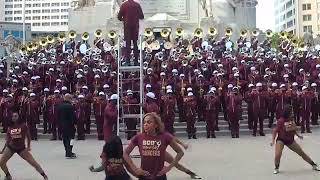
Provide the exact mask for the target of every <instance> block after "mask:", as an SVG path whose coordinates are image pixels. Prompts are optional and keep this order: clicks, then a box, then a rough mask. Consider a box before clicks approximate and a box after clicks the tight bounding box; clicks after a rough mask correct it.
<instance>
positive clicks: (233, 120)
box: [226, 93, 242, 138]
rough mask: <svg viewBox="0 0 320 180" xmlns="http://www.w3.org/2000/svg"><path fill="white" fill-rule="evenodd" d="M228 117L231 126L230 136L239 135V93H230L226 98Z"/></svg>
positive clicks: (236, 136) (240, 98)
mask: <svg viewBox="0 0 320 180" xmlns="http://www.w3.org/2000/svg"><path fill="white" fill-rule="evenodd" d="M226 102H227V109H228V118H229V122H230V128H231V136H232V137H233V138H238V137H239V120H240V114H241V110H242V109H241V105H242V96H241V95H240V94H234V93H230V94H229V95H228V96H227V99H226Z"/></svg>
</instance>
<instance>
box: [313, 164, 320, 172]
mask: <svg viewBox="0 0 320 180" xmlns="http://www.w3.org/2000/svg"><path fill="white" fill-rule="evenodd" d="M312 170H314V171H320V167H319V166H318V165H313V166H312Z"/></svg>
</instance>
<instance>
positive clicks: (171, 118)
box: [161, 115, 174, 135]
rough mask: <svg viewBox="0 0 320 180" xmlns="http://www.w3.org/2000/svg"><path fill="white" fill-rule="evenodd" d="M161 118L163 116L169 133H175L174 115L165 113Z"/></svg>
mask: <svg viewBox="0 0 320 180" xmlns="http://www.w3.org/2000/svg"><path fill="white" fill-rule="evenodd" d="M161 118H162V121H163V124H164V127H165V130H166V131H167V132H168V133H170V134H172V135H173V134H174V128H173V124H174V115H163V116H162V117H161Z"/></svg>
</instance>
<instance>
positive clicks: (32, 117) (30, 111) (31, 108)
mask: <svg viewBox="0 0 320 180" xmlns="http://www.w3.org/2000/svg"><path fill="white" fill-rule="evenodd" d="M23 109H24V112H25V117H26V121H27V125H28V127H29V130H30V135H31V139H32V140H37V139H38V133H37V124H38V123H39V121H40V119H39V115H40V104H39V101H38V100H37V99H36V97H31V98H30V99H28V101H27V102H26V103H25V104H24V107H23Z"/></svg>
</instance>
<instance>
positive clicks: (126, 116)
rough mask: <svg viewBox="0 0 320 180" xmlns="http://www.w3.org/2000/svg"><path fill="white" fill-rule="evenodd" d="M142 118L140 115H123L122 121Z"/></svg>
mask: <svg viewBox="0 0 320 180" xmlns="http://www.w3.org/2000/svg"><path fill="white" fill-rule="evenodd" d="M140 117H141V115H140V114H123V115H122V116H121V118H122V119H124V118H140Z"/></svg>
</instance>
